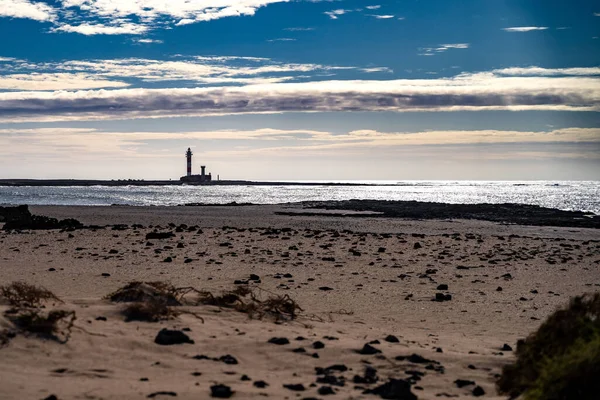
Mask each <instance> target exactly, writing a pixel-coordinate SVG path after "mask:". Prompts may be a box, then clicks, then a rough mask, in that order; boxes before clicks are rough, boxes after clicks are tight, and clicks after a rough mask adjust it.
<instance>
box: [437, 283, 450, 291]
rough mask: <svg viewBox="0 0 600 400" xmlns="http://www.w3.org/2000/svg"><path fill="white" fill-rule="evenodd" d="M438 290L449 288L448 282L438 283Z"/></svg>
mask: <svg viewBox="0 0 600 400" xmlns="http://www.w3.org/2000/svg"><path fill="white" fill-rule="evenodd" d="M437 290H448V285H446V284H441V285H438V287H437Z"/></svg>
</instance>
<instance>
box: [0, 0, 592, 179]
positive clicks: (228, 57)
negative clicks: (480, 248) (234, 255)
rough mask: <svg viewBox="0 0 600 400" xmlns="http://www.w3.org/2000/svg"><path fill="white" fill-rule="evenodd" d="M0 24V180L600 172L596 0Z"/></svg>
mask: <svg viewBox="0 0 600 400" xmlns="http://www.w3.org/2000/svg"><path fill="white" fill-rule="evenodd" d="M0 35H1V37H3V38H4V40H2V41H1V42H0V177H2V178H8V177H23V178H56V177H73V178H87V177H89V178H146V179H152V178H161V179H165V178H166V179H168V178H178V177H179V176H180V175H181V174H182V173H183V171H184V169H183V168H182V167H183V166H184V161H185V160H184V158H183V153H184V151H185V149H186V148H187V147H188V146H189V147H192V149H193V150H194V153H195V162H194V168H195V169H196V170H198V169H199V168H198V166H199V164H200V163H202V164H206V165H208V167H209V170H211V171H212V172H213V173H214V174H215V175H216V174H219V175H220V176H222V177H224V178H232V179H237V178H240V179H265V180H268V179H336V180H337V179H391V180H402V179H594V180H598V179H600V113H599V111H600V39H599V37H600V3H598V2H596V1H584V0H576V1H558V0H490V1H481V0H470V1H469V0H463V1H447V0H446V1H442V0H387V1H372V2H371V1H352V0H339V1H319V0H306V1H302V0H297V1H284V0H203V1H192V2H186V1H185V0H171V1H169V2H165V1H162V0H148V1H139V0H55V1H33V0H0ZM23 160H27V162H23Z"/></svg>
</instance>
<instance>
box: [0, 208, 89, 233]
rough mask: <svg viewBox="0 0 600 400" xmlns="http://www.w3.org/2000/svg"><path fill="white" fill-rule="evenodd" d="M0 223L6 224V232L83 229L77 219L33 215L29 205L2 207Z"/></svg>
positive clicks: (0, 209)
mask: <svg viewBox="0 0 600 400" xmlns="http://www.w3.org/2000/svg"><path fill="white" fill-rule="evenodd" d="M0 222H4V228H3V229H4V230H6V231H8V230H13V229H14V230H24V229H64V230H75V229H80V228H83V224H82V223H81V222H79V221H77V220H76V219H73V218H68V219H63V220H58V219H56V218H51V217H44V216H41V215H32V214H31V212H30V211H29V207H28V206H27V205H21V206H16V207H0Z"/></svg>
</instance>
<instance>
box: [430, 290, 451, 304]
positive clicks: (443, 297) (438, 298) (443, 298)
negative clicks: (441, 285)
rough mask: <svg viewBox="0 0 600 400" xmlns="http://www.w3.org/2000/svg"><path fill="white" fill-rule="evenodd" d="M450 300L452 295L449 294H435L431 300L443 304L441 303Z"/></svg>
mask: <svg viewBox="0 0 600 400" xmlns="http://www.w3.org/2000/svg"><path fill="white" fill-rule="evenodd" d="M450 300H452V295H451V294H444V293H439V292H438V293H436V294H435V298H434V299H433V301H437V302H440V303H441V302H443V301H450Z"/></svg>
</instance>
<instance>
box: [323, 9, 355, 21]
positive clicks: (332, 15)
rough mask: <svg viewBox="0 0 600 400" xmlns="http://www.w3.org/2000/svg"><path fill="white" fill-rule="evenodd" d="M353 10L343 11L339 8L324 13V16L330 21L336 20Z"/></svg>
mask: <svg viewBox="0 0 600 400" xmlns="http://www.w3.org/2000/svg"><path fill="white" fill-rule="evenodd" d="M352 11H353V10H345V9H343V8H339V9H337V10H331V11H325V12H324V14H325V15H327V16H328V17H329V18H331V19H338V17H339V16H340V15H344V14H348V13H350V12H352Z"/></svg>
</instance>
